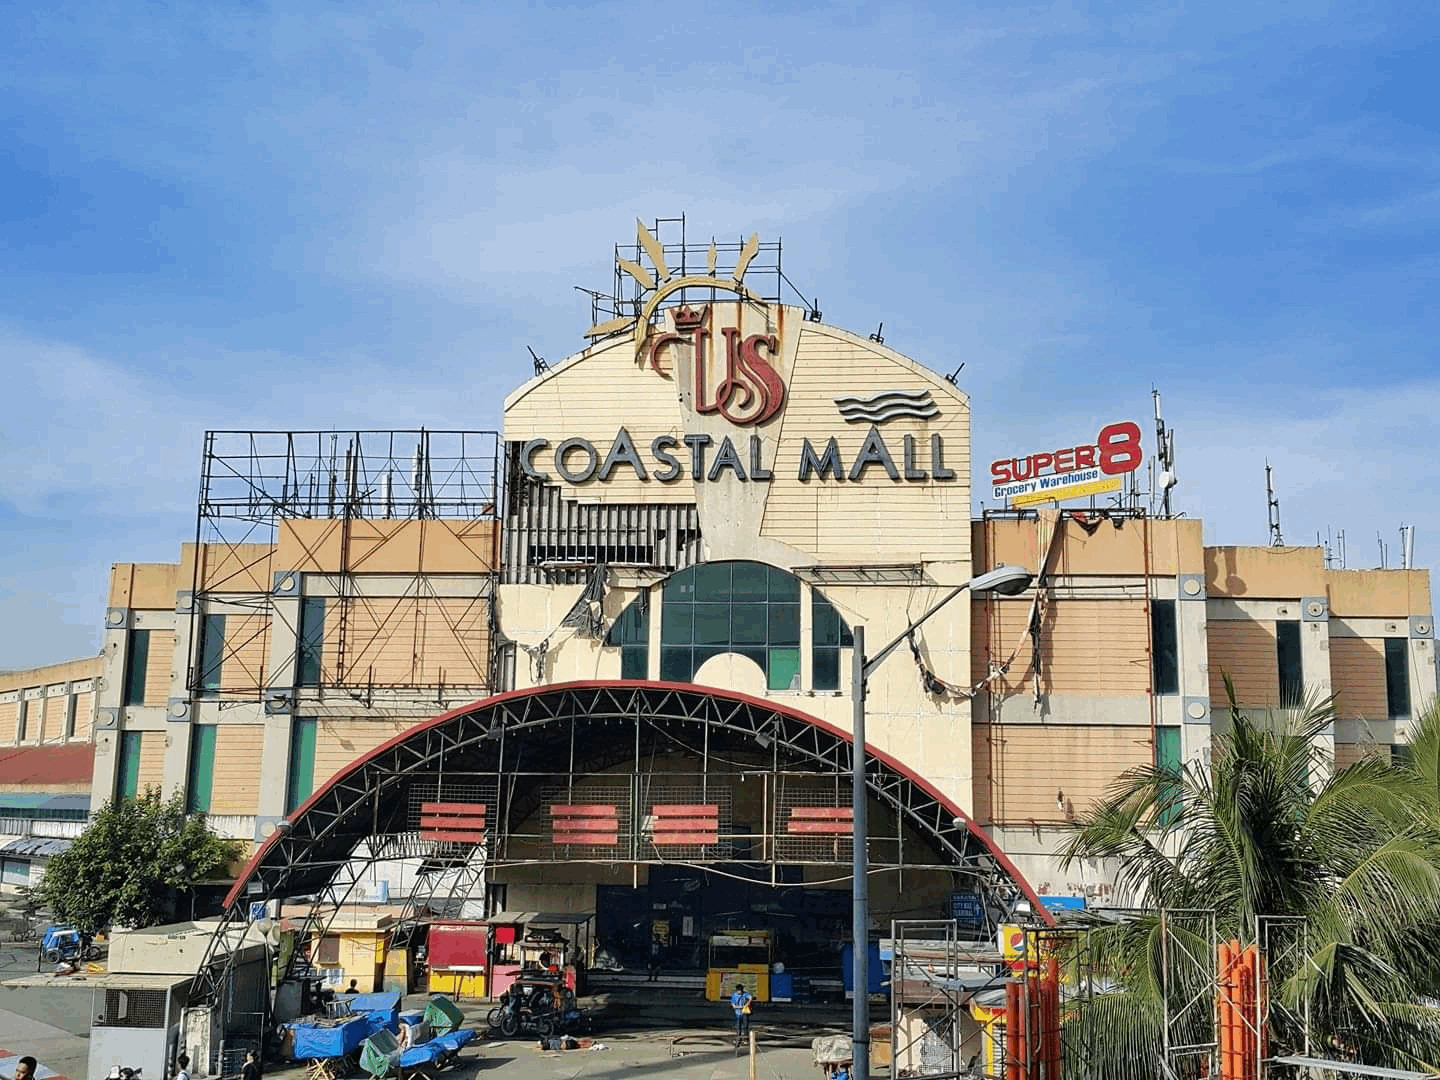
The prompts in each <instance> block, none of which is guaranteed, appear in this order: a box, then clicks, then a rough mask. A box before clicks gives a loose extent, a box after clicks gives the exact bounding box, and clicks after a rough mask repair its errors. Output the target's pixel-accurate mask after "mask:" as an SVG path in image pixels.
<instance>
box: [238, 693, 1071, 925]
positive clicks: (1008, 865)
mask: <svg viewBox="0 0 1440 1080" xmlns="http://www.w3.org/2000/svg"><path fill="white" fill-rule="evenodd" d="M592 691H593V692H605V691H611V692H622V691H636V692H642V693H650V692H653V693H655V694H670V695H684V696H686V697H687V698H694V699H704V700H708V701H710V702H714V703H723V704H724V705H726V706H738V707H741V708H744V709H746V710H748V711H750V712H753V713H754V714H755V715H757V716H761V715H764V716H768V717H771V718H774V717H781V718H785V719H788V720H790V721H794V722H797V723H799V724H801V725H807V726H808V727H809V728H811V729H814V732H816V733H819V734H823V735H825V736H829V737H830V739H832V740H833V744H834V747H835V748H837V749H839V748H843V749H844V750H845V756H846V757H848V756H849V747H850V742H851V739H850V733H849V732H846V731H844V730H842V729H840V728H838V727H836V726H834V725H833V724H830V723H827V722H826V721H824V720H820V719H818V718H817V717H814V716H811V715H810V714H808V713H805V712H802V711H800V710H799V709H795V708H792V707H791V706H788V705H785V704H782V703H779V702H776V701H773V700H767V699H763V698H757V697H753V696H751V695H749V694H743V693H739V692H738V691H734V690H722V689H716V688H713V687H704V686H698V685H695V684H690V683H672V682H658V681H649V680H619V679H614V680H587V681H584V682H571V683H556V684H551V685H547V686H539V687H533V688H529V689H524V690H512V691H508V692H506V693H503V694H496V695H494V696H492V697H489V698H485V699H483V700H481V701H478V702H474V703H471V704H469V705H464V706H461V707H459V708H456V709H451V710H450V711H449V712H445V713H442V714H440V715H439V716H435V717H432V718H431V719H429V720H425V721H422V722H421V723H419V724H417V725H415V726H414V727H412V728H410V729H408V730H406V731H403V732H401V733H400V734H399V735H396V736H395V737H394V738H393V739H390V740H388V741H387V742H385V743H382V744H381V745H380V746H377V747H375V748H374V749H373V750H371V751H370V752H369V753H367V754H364V755H363V756H361V757H359V758H357V759H356V760H355V761H353V762H352V763H351V764H350V765H349V766H347V767H346V768H345V769H343V770H342V771H340V772H339V773H336V774H335V776H333V777H331V778H330V780H328V781H327V782H326V783H325V784H324V785H322V786H321V787H320V788H319V789H317V790H316V791H315V792H314V793H312V794H311V796H310V798H309V799H307V800H306V801H305V803H304V804H303V805H302V806H300V807H299V808H298V809H297V810H296V811H295V812H294V813H293V814H292V815H291V816H290V818H289V819H288V821H287V823H286V827H284V828H281V829H277V830H276V831H275V832H274V833H272V834H271V835H270V836H269V837H268V838H267V839H266V840H265V842H264V843H262V844H261V845H260V847H259V848H258V849H257V850H256V852H255V854H254V856H253V857H252V858H251V859H250V861H249V862H248V863H247V864H246V866H245V868H244V869H243V870H242V871H241V873H240V874H239V876H238V877H237V878H236V881H235V884H234V886H233V887H232V888H231V890H230V892H229V894H228V895H227V896H226V898H225V905H226V907H227V908H229V909H233V907H234V905H235V904H236V903H237V902H238V901H239V900H240V899H241V898H242V897H244V896H245V894H246V891H247V886H248V885H249V884H250V882H251V881H252V880H254V879H255V878H256V876H257V874H259V872H260V871H261V869H262V867H266V866H275V865H277V862H279V863H283V862H285V861H288V857H289V855H288V853H287V852H286V850H285V844H286V841H287V838H288V837H289V836H290V835H291V834H292V832H293V831H295V830H296V827H297V826H298V825H300V824H301V823H303V822H305V819H307V817H309V816H310V815H312V814H315V813H317V808H319V807H322V806H327V805H333V804H335V803H336V802H337V798H336V796H337V793H338V790H339V789H340V788H342V786H344V785H347V784H350V785H353V783H354V781H355V780H356V779H357V778H358V777H361V776H362V775H363V774H364V773H365V772H366V770H367V768H371V767H372V766H374V765H375V764H376V763H377V762H381V761H383V760H385V759H386V758H390V759H392V760H395V761H396V764H397V767H402V766H400V762H399V760H398V754H399V752H402V751H403V750H404V749H405V748H406V747H407V746H413V745H416V744H418V743H420V742H422V741H426V740H428V739H429V736H430V735H431V734H432V733H434V732H436V731H438V730H440V729H443V728H445V726H446V725H448V724H452V723H454V722H457V721H460V720H462V719H465V718H477V717H479V716H481V715H483V714H486V713H491V714H494V713H496V712H498V711H500V710H501V708H502V707H503V706H507V705H514V704H517V703H523V704H526V705H535V706H538V707H540V708H539V711H538V718H539V721H540V722H541V723H543V722H544V718H545V709H544V706H545V705H546V704H548V703H549V702H551V701H552V700H553V701H555V702H559V701H561V700H563V699H566V698H568V697H571V696H573V695H576V694H583V693H585V692H592ZM556 718H557V719H558V718H559V716H558V714H557V716H556ZM866 752H867V754H868V755H869V756H870V757H871V759H872V760H873V761H875V762H876V764H877V766H879V767H880V768H881V769H882V770H885V771H888V772H889V773H890V774H891V775H892V776H894V777H897V778H899V779H900V780H901V781H903V782H904V783H906V784H909V785H912V786H913V788H914V789H915V790H916V792H917V793H923V795H924V796H925V797H926V798H928V799H929V800H931V801H933V803H934V804H935V805H936V806H937V807H938V808H939V809H940V810H942V811H943V814H944V815H947V816H949V818H950V821H949V822H946V823H945V824H946V825H949V824H950V823H952V822H953V824H954V826H955V827H956V828H958V827H960V826H962V825H963V828H964V830H965V833H966V834H967V836H968V838H969V840H970V841H971V842H972V843H973V844H975V845H977V846H978V847H979V848H980V849H981V850H982V851H983V852H984V854H985V855H987V856H988V857H989V858H990V859H991V860H993V862H994V864H995V865H996V866H997V867H998V868H999V869H1001V870H1002V871H1003V872H1004V874H1005V876H1006V877H1008V878H1009V879H1010V881H1011V882H1013V883H1014V885H1015V887H1016V888H1017V889H1018V890H1019V891H1020V892H1021V893H1022V894H1023V895H1024V896H1025V897H1026V898H1027V899H1028V900H1029V901H1030V904H1031V907H1032V910H1033V911H1034V913H1035V914H1036V916H1038V917H1039V918H1041V919H1044V920H1045V921H1047V922H1053V918H1052V916H1051V915H1050V913H1049V912H1048V911H1047V910H1046V908H1045V906H1044V904H1043V903H1041V901H1040V897H1039V895H1038V894H1037V893H1036V892H1035V890H1034V888H1033V887H1032V886H1031V885H1030V883H1029V882H1028V881H1026V880H1025V877H1024V876H1023V875H1022V874H1021V873H1020V871H1019V870H1018V869H1017V868H1016V867H1015V865H1014V863H1012V862H1011V861H1010V859H1009V858H1008V857H1007V856H1006V854H1005V853H1004V851H1002V850H1001V849H1000V848H999V846H997V845H996V844H995V842H994V841H993V840H992V839H991V838H990V837H989V836H988V835H987V834H986V833H985V831H984V830H983V829H981V828H980V826H979V825H978V824H977V823H976V822H975V820H974V819H973V818H971V817H970V815H968V814H966V813H965V812H964V811H963V810H961V809H960V807H959V806H957V805H956V804H955V803H954V802H953V800H951V799H949V798H948V797H946V796H945V795H944V794H942V793H941V792H940V791H939V790H938V789H937V788H935V786H934V785H932V784H931V783H930V782H929V781H928V780H926V779H925V778H924V777H923V776H921V775H920V774H919V773H917V772H916V771H915V770H913V769H912V768H910V767H909V766H907V765H906V764H904V763H903V762H901V761H900V760H899V759H897V758H895V757H893V756H891V755H889V754H886V753H884V752H883V751H880V750H877V749H875V748H874V747H873V746H870V745H867V746H866ZM871 787H872V795H881V794H882V792H881V791H880V790H879V789H878V788H877V787H876V785H875V784H874V783H873V782H872V784H871ZM332 826H333V827H332ZM301 831H305V830H301ZM327 834H328V835H327ZM366 835H368V830H367V829H365V828H363V827H361V826H360V825H358V824H355V823H351V824H348V825H345V824H343V823H342V822H341V821H340V820H339V819H336V820H335V821H333V822H330V823H327V824H326V826H325V827H324V828H323V829H321V830H319V831H318V832H317V836H316V839H315V840H314V841H312V844H314V845H318V846H320V847H321V848H322V849H323V853H324V854H326V855H329V856H330V857H331V859H330V861H331V862H334V861H335V859H336V858H337V857H344V856H348V854H349V853H350V852H351V851H353V850H354V848H355V846H356V845H357V844H358V843H359V841H360V840H362V839H364V838H365V836H366ZM937 839H938V833H937Z"/></svg>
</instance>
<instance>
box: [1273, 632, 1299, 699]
mask: <svg viewBox="0 0 1440 1080" xmlns="http://www.w3.org/2000/svg"><path fill="white" fill-rule="evenodd" d="M1275 659H1276V663H1277V664H1278V666H1279V669H1280V705H1281V706H1282V707H1283V708H1296V707H1298V706H1299V705H1301V704H1303V703H1304V701H1305V673H1304V670H1303V669H1302V667H1301V664H1300V624H1299V623H1298V622H1296V621H1295V620H1294V619H1282V620H1280V621H1279V622H1277V623H1276V624H1275Z"/></svg>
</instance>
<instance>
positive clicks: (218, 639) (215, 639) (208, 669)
mask: <svg viewBox="0 0 1440 1080" xmlns="http://www.w3.org/2000/svg"><path fill="white" fill-rule="evenodd" d="M224 662H225V616H224V615H206V616H205V617H204V619H202V620H201V622H200V689H201V690H219V689H220V668H221V666H222V665H223V664H224Z"/></svg>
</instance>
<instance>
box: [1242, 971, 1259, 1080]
mask: <svg viewBox="0 0 1440 1080" xmlns="http://www.w3.org/2000/svg"><path fill="white" fill-rule="evenodd" d="M1240 978H1241V985H1240V1015H1241V1017H1242V1018H1243V1019H1242V1023H1241V1025H1240V1038H1241V1043H1240V1067H1241V1076H1242V1077H1243V1078H1245V1080H1250V1078H1253V1077H1254V1076H1255V1065H1256V1058H1255V1021H1256V1011H1255V946H1254V945H1251V946H1250V947H1249V948H1247V949H1246V950H1245V952H1244V953H1242V954H1241V957H1240Z"/></svg>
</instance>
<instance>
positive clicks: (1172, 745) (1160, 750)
mask: <svg viewBox="0 0 1440 1080" xmlns="http://www.w3.org/2000/svg"><path fill="white" fill-rule="evenodd" d="M1155 767H1156V768H1158V769H1163V770H1164V771H1165V772H1167V773H1171V774H1172V775H1173V776H1174V779H1173V780H1172V779H1169V778H1167V779H1166V780H1165V781H1164V790H1163V794H1162V795H1161V800H1162V801H1161V809H1160V823H1161V824H1162V825H1169V824H1171V823H1172V822H1173V821H1175V820H1176V819H1177V818H1178V817H1179V816H1180V810H1181V807H1180V729H1179V728H1178V727H1158V728H1156V729H1155Z"/></svg>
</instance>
